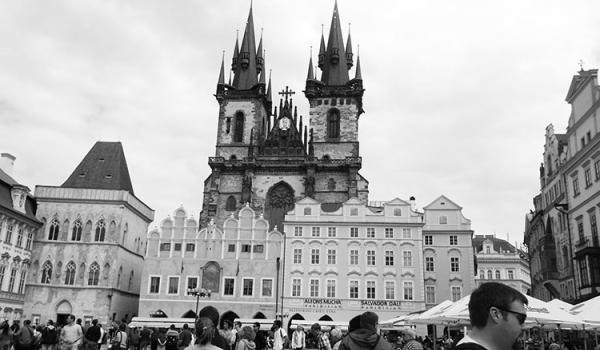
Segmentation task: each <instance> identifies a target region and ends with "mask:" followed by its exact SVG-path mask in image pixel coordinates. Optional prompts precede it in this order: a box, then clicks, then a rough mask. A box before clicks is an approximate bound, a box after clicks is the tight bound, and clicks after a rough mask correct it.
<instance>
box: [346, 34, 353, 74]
mask: <svg viewBox="0 0 600 350" xmlns="http://www.w3.org/2000/svg"><path fill="white" fill-rule="evenodd" d="M352 56H353V54H352V39H350V23H348V41H346V65H347V66H348V69H350V68H352V65H353V64H354V62H352Z"/></svg>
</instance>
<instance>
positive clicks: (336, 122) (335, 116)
mask: <svg viewBox="0 0 600 350" xmlns="http://www.w3.org/2000/svg"><path fill="white" fill-rule="evenodd" d="M339 137H340V111H339V110H337V109H336V108H332V109H330V110H329V113H327V138H330V139H337V138H339Z"/></svg>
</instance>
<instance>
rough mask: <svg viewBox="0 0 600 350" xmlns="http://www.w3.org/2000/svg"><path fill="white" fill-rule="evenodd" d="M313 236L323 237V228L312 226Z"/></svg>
mask: <svg viewBox="0 0 600 350" xmlns="http://www.w3.org/2000/svg"><path fill="white" fill-rule="evenodd" d="M312 236H313V237H321V228H320V227H313V228H312Z"/></svg>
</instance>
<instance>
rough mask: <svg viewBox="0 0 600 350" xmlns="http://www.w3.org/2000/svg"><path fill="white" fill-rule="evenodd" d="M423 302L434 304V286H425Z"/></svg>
mask: <svg viewBox="0 0 600 350" xmlns="http://www.w3.org/2000/svg"><path fill="white" fill-rule="evenodd" d="M425 304H435V286H425Z"/></svg>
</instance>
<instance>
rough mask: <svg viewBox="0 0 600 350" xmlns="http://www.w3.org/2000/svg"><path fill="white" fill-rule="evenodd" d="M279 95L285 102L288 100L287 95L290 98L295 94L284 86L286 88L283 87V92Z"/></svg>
mask: <svg viewBox="0 0 600 350" xmlns="http://www.w3.org/2000/svg"><path fill="white" fill-rule="evenodd" d="M279 94H280V95H281V96H285V100H286V101H287V99H288V95H290V96H291V95H293V94H295V92H294V91H292V90H290V89H289V87H287V86H286V87H285V90H282V91H281V92H279Z"/></svg>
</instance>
